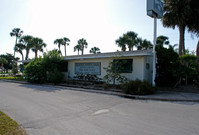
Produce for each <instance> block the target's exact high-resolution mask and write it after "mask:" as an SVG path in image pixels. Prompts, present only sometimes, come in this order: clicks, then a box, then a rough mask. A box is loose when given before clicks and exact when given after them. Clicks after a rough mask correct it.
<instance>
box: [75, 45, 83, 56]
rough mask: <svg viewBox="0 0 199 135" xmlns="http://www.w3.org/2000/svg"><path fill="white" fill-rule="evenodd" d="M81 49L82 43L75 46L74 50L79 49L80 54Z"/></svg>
mask: <svg viewBox="0 0 199 135" xmlns="http://www.w3.org/2000/svg"><path fill="white" fill-rule="evenodd" d="M80 50H81V46H80V45H76V46H75V47H74V52H75V51H77V53H78V55H79V51H80Z"/></svg>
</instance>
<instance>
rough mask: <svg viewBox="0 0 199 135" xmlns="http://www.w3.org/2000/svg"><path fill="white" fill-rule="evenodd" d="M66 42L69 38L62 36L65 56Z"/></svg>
mask: <svg viewBox="0 0 199 135" xmlns="http://www.w3.org/2000/svg"><path fill="white" fill-rule="evenodd" d="M68 42H70V39H69V38H66V37H64V38H63V44H64V50H65V56H66V45H69V43H68Z"/></svg>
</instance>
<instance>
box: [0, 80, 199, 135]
mask: <svg viewBox="0 0 199 135" xmlns="http://www.w3.org/2000/svg"><path fill="white" fill-rule="evenodd" d="M71 89H72V88H64V87H53V86H41V85H29V84H17V83H10V82H4V81H1V80H0V110H2V111H4V112H5V113H7V114H8V115H9V116H11V117H12V118H13V119H15V120H16V121H18V122H19V124H21V125H22V127H23V128H24V129H25V130H26V131H27V133H28V134H29V135H198V134H199V128H198V125H199V104H198V103H175V102H158V101H140V100H131V99H125V98H122V97H117V96H111V95H103V94H96V93H88V92H82V91H76V90H71Z"/></svg>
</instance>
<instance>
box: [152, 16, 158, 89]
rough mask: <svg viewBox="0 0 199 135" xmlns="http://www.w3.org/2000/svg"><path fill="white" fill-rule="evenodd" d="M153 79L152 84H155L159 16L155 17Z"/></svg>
mask: <svg viewBox="0 0 199 135" xmlns="http://www.w3.org/2000/svg"><path fill="white" fill-rule="evenodd" d="M153 36H154V37H153V78H152V79H153V80H152V85H153V86H155V76H156V52H155V46H156V38H157V18H156V17H154V35H153Z"/></svg>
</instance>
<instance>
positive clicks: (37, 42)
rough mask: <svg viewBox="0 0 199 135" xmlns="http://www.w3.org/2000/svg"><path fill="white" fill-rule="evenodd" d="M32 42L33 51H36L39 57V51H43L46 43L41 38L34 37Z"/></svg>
mask: <svg viewBox="0 0 199 135" xmlns="http://www.w3.org/2000/svg"><path fill="white" fill-rule="evenodd" d="M31 44H32V51H33V52H35V58H37V53H38V51H40V52H43V48H44V47H46V44H45V43H44V42H43V40H42V39H41V38H33V39H32V42H31Z"/></svg>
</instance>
